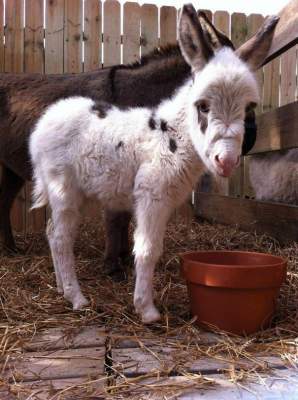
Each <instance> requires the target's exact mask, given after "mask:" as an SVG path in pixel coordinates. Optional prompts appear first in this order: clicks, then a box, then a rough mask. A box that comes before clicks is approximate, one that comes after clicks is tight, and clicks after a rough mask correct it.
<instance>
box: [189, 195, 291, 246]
mask: <svg viewBox="0 0 298 400" xmlns="http://www.w3.org/2000/svg"><path fill="white" fill-rule="evenodd" d="M195 213H196V215H197V216H198V217H201V218H204V219H206V220H208V221H211V222H216V223H221V224H226V225H237V226H239V228H240V229H243V230H246V231H256V232H258V233H261V234H264V233H266V234H268V235H270V236H273V237H275V238H277V239H278V240H279V241H280V242H281V243H286V242H288V241H293V240H295V241H297V240H298V229H297V226H298V207H295V206H289V205H284V204H281V203H267V202H266V203H265V202H261V201H255V200H248V199H241V198H240V199H239V198H233V197H225V196H220V195H216V194H209V193H208V194H206V193H199V195H198V196H197V198H196V201H195Z"/></svg>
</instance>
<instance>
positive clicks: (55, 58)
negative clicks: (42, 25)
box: [45, 0, 64, 74]
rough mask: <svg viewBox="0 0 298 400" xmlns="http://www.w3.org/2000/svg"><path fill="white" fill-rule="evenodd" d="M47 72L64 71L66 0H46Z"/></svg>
mask: <svg viewBox="0 0 298 400" xmlns="http://www.w3.org/2000/svg"><path fill="white" fill-rule="evenodd" d="M45 10H46V29H45V72H46V73H47V74H61V73H63V68H64V65H63V47H64V43H63V37H64V0H46V8H45Z"/></svg>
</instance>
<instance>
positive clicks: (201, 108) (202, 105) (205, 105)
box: [197, 100, 210, 114]
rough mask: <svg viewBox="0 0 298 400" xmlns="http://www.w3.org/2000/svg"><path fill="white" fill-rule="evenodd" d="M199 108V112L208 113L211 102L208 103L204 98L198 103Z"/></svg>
mask: <svg viewBox="0 0 298 400" xmlns="http://www.w3.org/2000/svg"><path fill="white" fill-rule="evenodd" d="M197 108H198V111H199V112H201V113H204V114H207V113H208V112H209V110H210V106H209V104H208V103H207V101H204V100H202V101H199V102H198V103H197Z"/></svg>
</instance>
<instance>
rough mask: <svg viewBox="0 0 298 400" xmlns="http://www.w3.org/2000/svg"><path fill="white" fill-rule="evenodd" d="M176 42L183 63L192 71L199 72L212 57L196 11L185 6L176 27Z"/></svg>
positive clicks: (189, 6) (190, 6)
mask: <svg viewBox="0 0 298 400" xmlns="http://www.w3.org/2000/svg"><path fill="white" fill-rule="evenodd" d="M178 40H179V45H180V48H181V52H182V55H183V57H184V58H185V61H186V62H187V63H188V64H189V65H190V66H191V67H192V70H193V71H200V70H201V69H202V68H203V67H204V66H205V64H206V63H207V62H208V60H209V59H210V58H211V57H213V50H212V48H211V46H210V44H209V43H208V42H207V40H206V37H205V35H204V33H203V29H202V27H201V24H200V22H199V19H198V16H197V13H196V10H195V9H194V7H193V6H192V5H191V4H185V5H184V6H183V8H182V11H181V16H180V20H179V25H178Z"/></svg>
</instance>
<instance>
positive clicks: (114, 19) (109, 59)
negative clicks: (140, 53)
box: [103, 0, 121, 67]
mask: <svg viewBox="0 0 298 400" xmlns="http://www.w3.org/2000/svg"><path fill="white" fill-rule="evenodd" d="M103 41H104V66H105V67H108V66H110V65H115V64H120V61H121V60H120V43H121V37H120V4H119V3H118V1H116V0H107V1H105V2H104V34H103Z"/></svg>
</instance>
